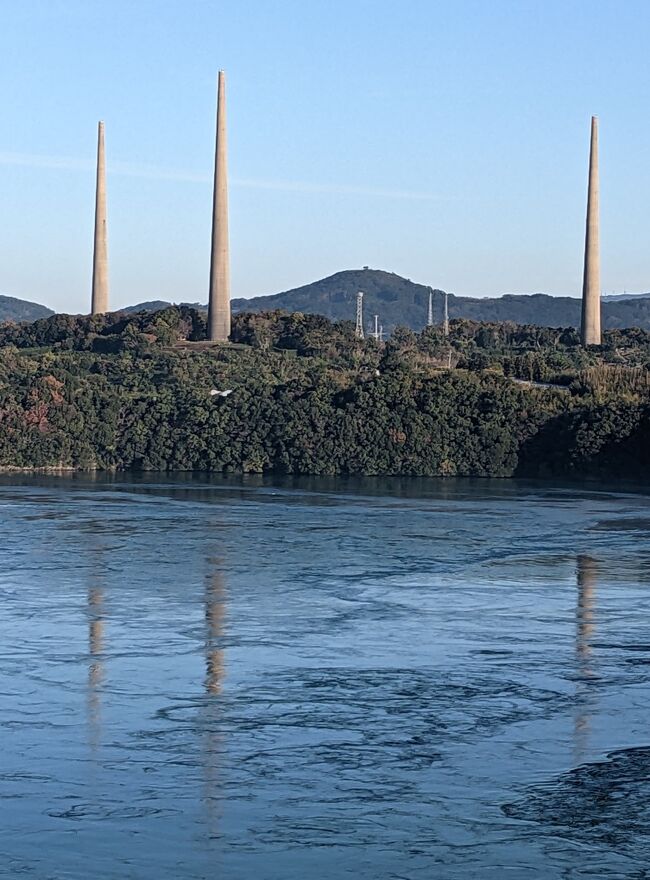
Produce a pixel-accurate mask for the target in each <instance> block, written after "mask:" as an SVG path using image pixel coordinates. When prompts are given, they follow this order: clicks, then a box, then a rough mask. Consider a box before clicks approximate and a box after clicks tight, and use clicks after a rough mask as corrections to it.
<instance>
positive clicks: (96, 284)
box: [90, 122, 108, 315]
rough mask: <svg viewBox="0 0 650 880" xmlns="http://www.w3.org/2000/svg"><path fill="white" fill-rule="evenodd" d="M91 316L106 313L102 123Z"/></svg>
mask: <svg viewBox="0 0 650 880" xmlns="http://www.w3.org/2000/svg"><path fill="white" fill-rule="evenodd" d="M90 310H91V313H92V314H93V315H102V314H103V313H104V312H107V311H108V234H107V229H106V159H105V156H104V123H103V122H100V123H99V125H98V128H97V185H96V189H95V243H94V248H93V288H92V295H91V302H90Z"/></svg>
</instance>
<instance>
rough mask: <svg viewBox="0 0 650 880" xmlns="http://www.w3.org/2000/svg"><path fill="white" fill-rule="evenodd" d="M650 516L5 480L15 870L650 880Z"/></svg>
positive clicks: (541, 491) (4, 842)
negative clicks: (649, 879)
mask: <svg viewBox="0 0 650 880" xmlns="http://www.w3.org/2000/svg"><path fill="white" fill-rule="evenodd" d="M649 501H650V498H649V496H648V495H644V494H640V493H633V492H627V493H626V492H621V491H616V490H609V489H607V488H602V489H598V488H593V487H592V488H589V489H587V490H584V489H580V488H576V487H559V486H558V487H553V486H544V485H542V484H524V483H517V482H507V481H504V482H499V481H492V482H488V481H469V480H465V481H464V480H454V481H448V482H436V481H429V482H426V481H414V480H411V481H400V480H376V481H372V480H368V481H364V482H357V483H352V482H348V483H346V482H343V481H326V480H314V481H303V482H284V483H282V482H276V483H273V482H270V481H265V480H261V479H259V480H258V479H250V480H247V481H243V482H242V481H239V480H235V479H233V480H225V479H218V480H213V481H210V482H206V481H202V480H199V479H193V478H191V477H187V478H179V479H176V480H167V479H166V478H165V479H162V478H159V477H146V478H142V479H137V480H134V479H130V478H128V477H125V478H122V479H119V478H118V479H115V480H112V481H111V480H108V479H104V480H101V479H98V480H97V481H91V480H89V479H88V478H82V477H79V478H75V479H70V480H66V479H58V478H39V477H24V478H20V477H12V478H8V477H6V478H4V479H3V480H0V526H1V534H2V544H1V550H0V561H1V565H0V621H1V626H2V642H1V647H0V695H1V702H0V820H1V821H0V876H1V877H11V878H14V877H22V876H24V877H27V878H38V880H59V878H66V880H67V878H71V880H77V878H79V880H87V878H89V877H92V878H97V880H104V878H106V880H109V878H111V880H112V878H138V880H149V878H152V880H153V878H156V880H159V878H174V880H198V878H208V877H209V878H215V877H221V878H226V880H248V878H262V880H298V878H301V880H302V878H307V877H309V878H315V880H321V878H322V880H325V878H328V880H332V878H334V880H338V878H345V877H348V876H350V877H354V878H355V880H366V878H367V880H388V878H420V877H422V878H434V877H435V878H438V877H440V878H474V877H476V878H503V877H513V878H545V880H547V878H556V877H557V878H574V877H626V878H627V877H638V878H642V877H647V876H650V874H648V873H647V872H646V868H647V866H648V865H650V838H649V837H648V831H650V806H649V803H650V800H649V798H650V728H649V725H648V715H649V713H648V706H649V698H650V601H649V600H650V543H649V540H648V539H649V538H650V504H649Z"/></svg>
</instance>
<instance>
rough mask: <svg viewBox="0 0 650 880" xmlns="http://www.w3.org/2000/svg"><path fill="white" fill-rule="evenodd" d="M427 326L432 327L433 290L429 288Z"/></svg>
mask: <svg viewBox="0 0 650 880" xmlns="http://www.w3.org/2000/svg"><path fill="white" fill-rule="evenodd" d="M427 327H433V291H432V290H431V288H429V311H428V313H427Z"/></svg>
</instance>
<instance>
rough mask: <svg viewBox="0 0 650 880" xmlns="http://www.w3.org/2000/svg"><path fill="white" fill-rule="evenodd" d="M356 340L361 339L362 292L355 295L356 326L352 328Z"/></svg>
mask: <svg viewBox="0 0 650 880" xmlns="http://www.w3.org/2000/svg"><path fill="white" fill-rule="evenodd" d="M354 335H355V336H356V337H357V339H363V338H364V335H363V290H360V291H359V292H358V293H357V325H356V327H355V328H354Z"/></svg>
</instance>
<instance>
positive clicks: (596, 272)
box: [581, 116, 601, 345]
mask: <svg viewBox="0 0 650 880" xmlns="http://www.w3.org/2000/svg"><path fill="white" fill-rule="evenodd" d="M598 208H599V191H598V117H596V116H592V117H591V149H590V152H589V189H588V193H587V230H586V234H585V267H584V275H583V282H582V325H581V336H582V344H583V345H600V343H601V331H600V220H599V210H598Z"/></svg>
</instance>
